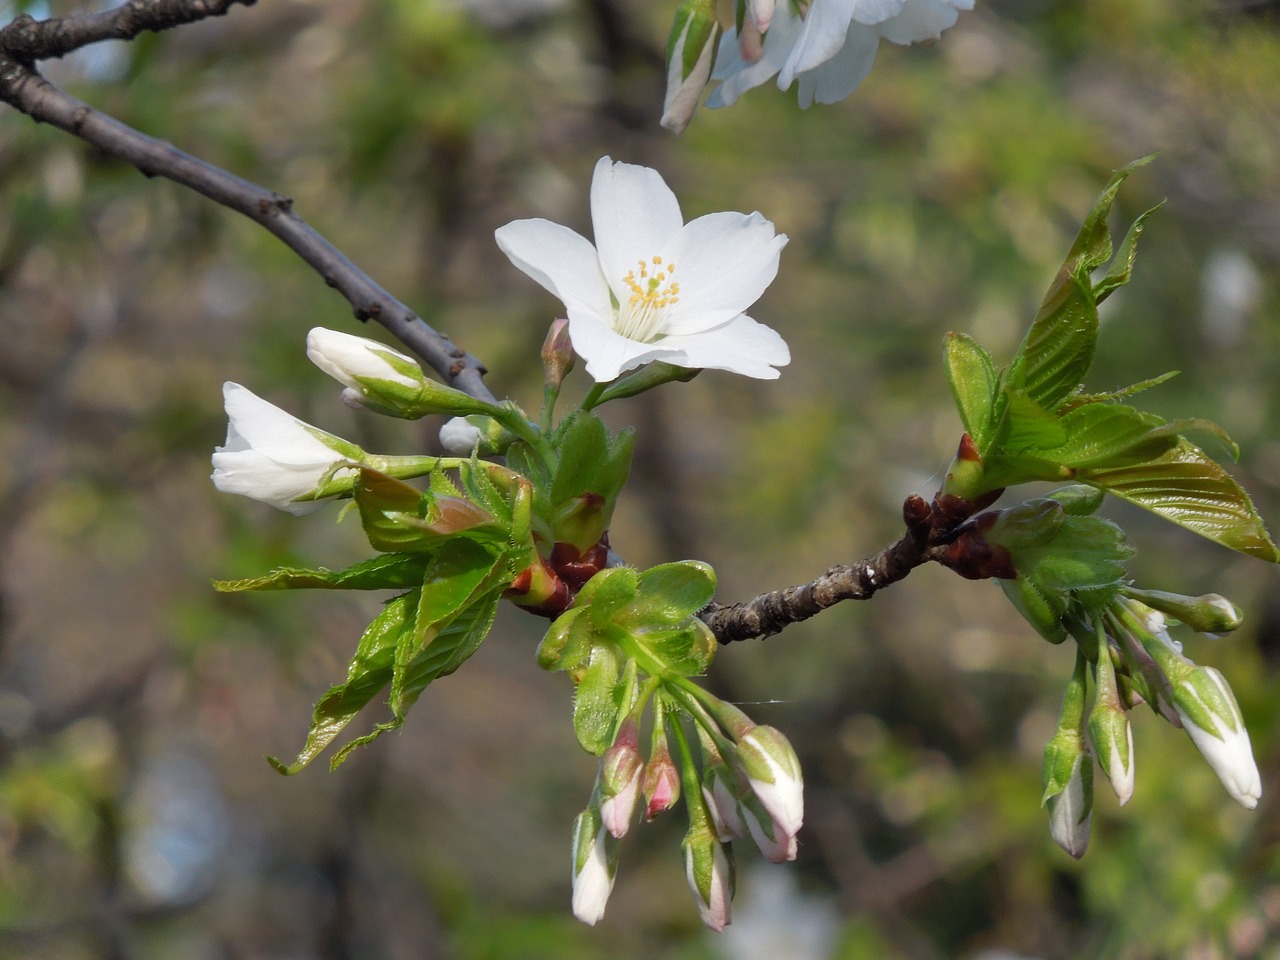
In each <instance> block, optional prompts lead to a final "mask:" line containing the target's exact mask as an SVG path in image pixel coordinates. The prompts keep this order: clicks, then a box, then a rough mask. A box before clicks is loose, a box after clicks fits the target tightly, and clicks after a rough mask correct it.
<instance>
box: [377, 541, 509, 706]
mask: <svg viewBox="0 0 1280 960" xmlns="http://www.w3.org/2000/svg"><path fill="white" fill-rule="evenodd" d="M507 576H508V569H507V565H506V564H505V563H504V562H503V558H502V557H500V556H495V554H494V553H493V552H492V551H490V550H488V549H486V548H485V547H482V546H481V545H480V544H478V543H475V542H474V541H471V540H465V539H461V538H459V539H453V540H450V541H448V542H447V543H446V544H445V545H444V546H443V547H441V549H440V551H439V553H438V554H436V556H435V557H434V558H433V559H432V561H431V563H430V564H429V565H428V566H427V569H426V572H425V574H424V576H423V582H422V593H421V596H420V598H419V600H418V604H417V609H416V610H415V611H414V620H413V629H411V630H406V631H404V632H402V633H401V635H400V640H399V642H398V643H397V644H396V654H395V669H394V672H393V674H392V678H391V696H390V698H389V702H390V704H391V711H392V713H394V714H395V715H396V716H397V717H400V718H402V717H403V716H404V713H405V710H406V709H407V707H408V703H407V701H406V692H405V690H406V688H405V680H406V677H407V674H408V671H409V668H410V666H411V665H413V664H414V663H415V662H416V661H417V660H418V658H419V656H420V655H421V654H422V652H423V651H424V650H426V649H427V647H428V646H430V645H431V644H432V643H434V642H435V641H436V639H437V638H438V637H439V635H440V634H441V633H442V632H443V631H444V629H445V628H446V627H448V625H449V624H450V623H452V622H453V620H454V619H455V618H456V617H457V616H458V615H459V614H461V613H462V611H463V610H465V609H467V608H468V607H469V606H471V605H472V604H473V603H475V602H476V600H477V599H478V598H479V597H481V596H483V595H485V594H488V593H491V592H492V591H493V590H494V588H495V586H496V585H497V584H496V581H497V580H499V579H505V578H506V577H507ZM502 586H503V587H505V586H506V583H505V582H504V583H503V584H502Z"/></svg>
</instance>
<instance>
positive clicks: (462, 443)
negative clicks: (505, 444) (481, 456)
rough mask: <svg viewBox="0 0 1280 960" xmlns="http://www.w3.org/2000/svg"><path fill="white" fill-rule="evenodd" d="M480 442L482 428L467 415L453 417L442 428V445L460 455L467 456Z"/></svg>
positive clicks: (450, 451)
mask: <svg viewBox="0 0 1280 960" xmlns="http://www.w3.org/2000/svg"><path fill="white" fill-rule="evenodd" d="M479 442H480V428H479V427H477V426H476V425H475V424H473V423H472V422H471V421H470V420H468V419H467V418H466V417H453V418H452V419H450V420H447V421H445V424H444V426H443V427H441V428H440V446H442V447H444V448H445V450H446V451H448V452H449V453H452V454H454V455H455V456H458V457H467V456H470V455H471V452H472V451H473V450H475V448H476V444H477V443H479Z"/></svg>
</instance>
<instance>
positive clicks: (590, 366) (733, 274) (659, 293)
mask: <svg viewBox="0 0 1280 960" xmlns="http://www.w3.org/2000/svg"><path fill="white" fill-rule="evenodd" d="M591 220H592V226H593V230H594V234H595V243H594V245H593V244H592V243H591V241H589V240H587V239H586V238H585V237H582V236H580V235H579V234H577V233H575V232H574V231H572V230H570V229H569V228H568V227H564V226H561V225H559V224H556V223H552V222H550V221H549V220H541V219H537V220H517V221H515V222H513V223H509V224H507V225H506V226H505V227H502V228H500V229H499V230H498V231H497V232H496V234H495V236H496V238H497V241H498V246H499V247H501V248H502V252H503V253H505V254H506V255H507V256H508V257H509V258H510V260H511V262H512V263H513V264H515V265H516V266H517V267H519V268H520V269H521V270H522V271H524V272H525V273H526V274H528V275H529V276H530V277H532V278H533V279H534V280H536V281H538V283H540V284H541V285H542V286H543V287H545V288H546V289H547V290H549V291H550V292H551V293H553V294H555V295H556V296H557V297H559V298H560V300H561V301H562V302H563V303H564V306H565V310H566V312H567V316H568V319H569V337H570V339H571V340H572V341H573V348H574V350H575V351H576V352H577V353H578V355H579V356H581V357H582V358H583V360H585V361H586V367H587V372H588V373H589V374H591V376H592V377H593V378H595V380H596V381H597V382H600V383H606V382H608V381H611V380H614V379H616V378H617V377H618V376H619V375H621V374H623V373H625V372H626V371H628V370H633V369H635V368H636V367H639V366H642V365H644V364H646V363H650V362H652V361H655V360H661V361H664V362H666V363H669V364H673V365H675V366H679V367H689V368H694V369H701V368H711V369H715V370H728V371H731V372H733V373H741V374H743V375H745V376H748V377H758V378H761V379H773V378H775V377H777V376H778V371H777V370H776V369H775V368H776V367H780V366H783V365H785V364H787V363H788V362H790V360H791V354H790V352H789V351H788V349H787V345H786V343H785V342H784V341H783V339H782V338H781V337H780V336H779V335H778V334H777V333H776V332H775V331H774V330H772V329H770V328H769V327H766V326H765V325H764V324H761V323H757V322H756V321H755V320H753V319H751V318H750V317H748V316H747V315H746V313H745V312H744V311H745V310H746V309H747V308H748V307H750V306H751V304H753V303H755V301H756V300H757V299H759V297H760V295H761V294H762V293H764V290H765V288H766V287H768V285H769V283H770V282H771V281H772V280H773V278H774V276H776V274H777V272H778V258H779V254H780V252H781V250H782V248H783V246H785V245H786V242H787V238H786V235H785V234H778V233H776V231H775V230H774V226H773V224H772V223H771V222H770V221H768V220H766V219H765V218H764V217H763V216H761V215H760V214H759V213H752V214H749V215H748V214H742V213H713V214H708V215H707V216H703V217H698V218H697V219H696V220H692V221H690V222H689V223H685V222H684V218H683V217H682V215H681V213H680V206H679V204H678V203H677V201H676V198H675V194H673V193H672V192H671V190H670V188H669V187H668V186H667V185H666V183H664V182H663V180H662V177H661V176H660V175H659V174H658V172H657V171H656V170H652V169H650V168H648V167H640V166H634V165H632V164H627V163H614V162H613V161H612V160H610V159H609V158H608V157H604V158H602V159H601V160H600V161H599V163H597V164H596V168H595V175H594V176H593V178H592V181H591Z"/></svg>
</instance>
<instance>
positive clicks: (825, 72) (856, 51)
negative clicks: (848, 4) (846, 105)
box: [800, 23, 880, 109]
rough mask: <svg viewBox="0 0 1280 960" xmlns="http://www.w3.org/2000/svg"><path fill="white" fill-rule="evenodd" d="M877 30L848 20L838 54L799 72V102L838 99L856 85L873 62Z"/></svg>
mask: <svg viewBox="0 0 1280 960" xmlns="http://www.w3.org/2000/svg"><path fill="white" fill-rule="evenodd" d="M879 48H880V34H879V33H878V32H877V31H876V28H875V27H866V26H863V25H862V24H860V23H851V24H849V35H848V37H847V38H846V40H845V45H844V48H843V49H842V50H841V51H840V54H839V56H835V57H832V58H831V59H830V60H828V61H827V62H826V63H824V64H821V65H819V66H817V67H815V68H814V69H812V70H810V71H809V72H808V73H802V74H801V75H800V106H801V108H803V109H807V108H809V107H811V106H812V105H813V104H814V102H815V101H816V102H818V103H839V102H840V101H841V100H843V99H844V98H845V97H847V96H849V94H851V93H853V91H854V90H856V89H857V88H858V84H860V83H862V81H863V80H865V79H866V78H867V74H869V73H870V72H871V68H872V66H873V65H874V64H875V62H876V51H877V50H878V49H879Z"/></svg>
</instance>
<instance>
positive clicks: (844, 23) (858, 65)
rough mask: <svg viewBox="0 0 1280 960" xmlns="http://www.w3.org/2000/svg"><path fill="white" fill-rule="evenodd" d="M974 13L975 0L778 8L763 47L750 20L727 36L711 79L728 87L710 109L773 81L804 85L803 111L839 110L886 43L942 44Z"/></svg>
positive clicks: (818, 2) (868, 0)
mask: <svg viewBox="0 0 1280 960" xmlns="http://www.w3.org/2000/svg"><path fill="white" fill-rule="evenodd" d="M972 9H973V0H813V3H812V5H811V6H810V7H809V9H808V12H807V13H806V14H805V15H804V16H803V17H801V16H800V15H799V14H798V13H796V10H795V8H794V7H793V6H792V4H790V3H779V4H777V6H776V7H775V8H774V10H773V17H772V19H771V20H769V21H767V25H768V29H767V31H766V32H765V34H764V44H763V47H761V45H760V42H759V33H758V31H759V26H758V25H757V23H756V22H755V21H754V20H753V18H751V17H747V18H745V19H744V21H743V27H742V33H741V34H739V33H737V32H733V33H729V32H726V33H725V35H724V37H723V38H722V39H721V41H720V51H719V53H718V55H717V57H716V68H715V71H714V72H713V73H712V79H716V80H722V81H723V83H722V84H721V85H720V86H719V87H718V88H717V89H716V90H715V91H713V92H712V94H711V96H710V97H709V98H708V99H707V106H709V107H727V106H729V105H730V104H732V103H733V102H734V101H736V100H737V99H738V97H740V96H742V94H743V93H745V92H746V91H747V90H750V89H751V88H752V87H758V86H760V85H761V84H762V83H764V82H766V81H767V80H769V79H770V78H772V77H773V76H774V75H777V77H778V88H779V89H781V90H786V89H789V88H790V86H791V84H792V82H794V81H797V80H798V81H799V94H800V106H801V107H808V106H810V105H811V104H812V103H813V102H814V101H815V100H816V101H817V102H818V103H836V102H837V101H839V100H843V99H844V98H845V97H847V96H848V95H849V94H851V93H852V92H853V91H854V90H855V89H856V88H857V86H858V84H860V83H861V82H862V81H863V80H864V79H865V78H866V76H867V74H868V73H870V72H871V66H872V64H873V63H875V58H876V51H877V50H878V48H879V46H880V41H881V40H882V39H883V40H888V41H890V42H891V43H898V44H904V45H905V44H910V43H918V42H920V41H923V40H937V39H938V38H939V37H940V36H941V35H942V31H943V30H946V29H947V28H948V27H950V26H952V25H953V24H954V23H955V22H956V18H957V16H958V15H959V11H961V10H972Z"/></svg>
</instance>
